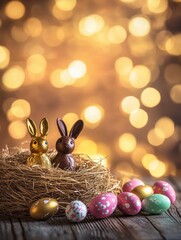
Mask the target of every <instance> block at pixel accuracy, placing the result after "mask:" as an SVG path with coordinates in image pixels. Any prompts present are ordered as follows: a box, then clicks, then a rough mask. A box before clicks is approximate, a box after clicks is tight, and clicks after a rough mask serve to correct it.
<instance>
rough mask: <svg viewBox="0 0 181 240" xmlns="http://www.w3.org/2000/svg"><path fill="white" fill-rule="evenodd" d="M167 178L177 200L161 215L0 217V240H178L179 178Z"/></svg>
mask: <svg viewBox="0 0 181 240" xmlns="http://www.w3.org/2000/svg"><path fill="white" fill-rule="evenodd" d="M145 181H146V180H145ZM167 181H169V182H170V183H171V184H172V186H173V187H174V189H175V190H176V192H177V200H176V202H175V203H174V205H172V207H171V208H170V209H169V210H168V211H167V212H165V213H163V214H161V215H150V214H145V213H143V212H141V213H140V214H138V215H136V216H125V215H123V214H122V213H121V212H119V211H116V212H115V213H114V214H113V215H112V216H111V217H109V218H106V219H100V220H97V219H94V218H93V217H92V216H88V217H87V218H86V220H84V221H83V222H81V223H70V222H69V221H68V220H67V219H66V217H54V218H51V219H49V220H47V221H34V220H32V219H31V218H24V219H18V218H8V217H0V240H42V239H43V240H59V239H61V240H64V239H65V240H79V239H80V240H81V239H85V240H93V239H97V240H102V239H103V240H123V239H125V240H127V239H129V240H137V239H138V240H160V239H164V240H180V239H181V179H179V178H169V179H167ZM148 182H149V180H148V181H147V183H148Z"/></svg>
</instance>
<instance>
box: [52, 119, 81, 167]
mask: <svg viewBox="0 0 181 240" xmlns="http://www.w3.org/2000/svg"><path fill="white" fill-rule="evenodd" d="M57 126H58V129H59V132H60V134H61V137H60V138H59V139H58V140H57V142H56V150H57V152H58V153H57V155H56V156H55V158H54V159H53V160H52V164H53V166H54V167H59V168H61V169H68V170H75V167H76V163H75V160H74V157H73V156H72V154H71V153H72V152H73V150H74V148H75V139H76V138H77V137H78V135H79V134H80V132H81V131H82V129H83V126H84V123H83V121H82V120H78V121H77V122H75V123H74V125H73V126H72V128H71V130H70V133H69V136H68V132H67V127H66V125H65V123H64V121H63V120H62V119H60V118H57Z"/></svg>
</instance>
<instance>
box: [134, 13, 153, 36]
mask: <svg viewBox="0 0 181 240" xmlns="http://www.w3.org/2000/svg"><path fill="white" fill-rule="evenodd" d="M129 31H130V33H131V34H132V35H134V36H136V37H143V36H145V35H147V34H148V33H149V32H150V22H149V21H148V20H147V19H146V18H144V17H134V18H133V19H131V21H130V23H129Z"/></svg>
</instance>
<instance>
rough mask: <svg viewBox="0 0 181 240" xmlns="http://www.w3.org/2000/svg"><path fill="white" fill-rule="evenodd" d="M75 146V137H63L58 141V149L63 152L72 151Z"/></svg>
mask: <svg viewBox="0 0 181 240" xmlns="http://www.w3.org/2000/svg"><path fill="white" fill-rule="evenodd" d="M74 148H75V142H74V139H73V138H71V137H68V136H64V137H61V138H59V139H58V140H57V142H56V149H57V151H58V152H61V153H63V154H69V153H72V152H73V150H74Z"/></svg>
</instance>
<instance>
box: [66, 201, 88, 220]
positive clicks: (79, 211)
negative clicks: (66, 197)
mask: <svg viewBox="0 0 181 240" xmlns="http://www.w3.org/2000/svg"><path fill="white" fill-rule="evenodd" d="M65 215H66V217H67V218H68V220H69V221H71V222H81V221H82V220H84V218H85V217H86V215H87V207H86V205H85V204H84V203H83V202H81V201H78V200H75V201H72V202H71V203H69V204H68V205H67V206H66V208H65Z"/></svg>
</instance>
